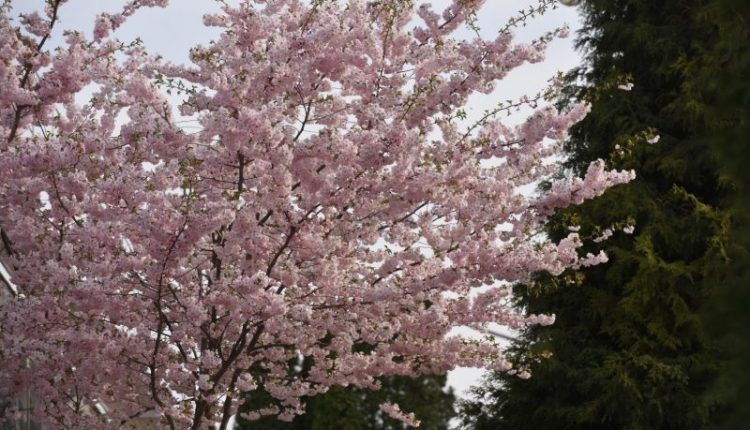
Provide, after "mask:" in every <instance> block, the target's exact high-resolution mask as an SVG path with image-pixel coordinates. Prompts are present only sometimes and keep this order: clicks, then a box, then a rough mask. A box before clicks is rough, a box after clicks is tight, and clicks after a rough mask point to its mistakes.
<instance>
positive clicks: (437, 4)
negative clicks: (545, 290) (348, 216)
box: [12, 0, 581, 395]
mask: <svg viewBox="0 0 750 430" xmlns="http://www.w3.org/2000/svg"><path fill="white" fill-rule="evenodd" d="M12 3H13V8H14V12H13V14H14V15H15V14H18V13H24V12H30V11H33V10H40V6H41V5H42V4H43V0H14V1H13V2H12ZM124 3H125V1H124V0H69V2H68V3H66V4H65V5H64V6H63V7H62V8H61V9H60V20H61V21H60V22H61V25H59V26H58V27H56V30H55V32H54V33H53V38H52V40H51V46H54V45H55V44H58V43H59V42H60V41H61V35H62V31H63V29H75V30H79V31H83V32H84V33H85V34H86V35H87V36H88V37H91V34H92V30H93V23H94V18H95V17H96V15H97V14H99V13H101V12H110V13H112V12H118V11H120V10H121V7H122V5H123V4H124ZM431 3H432V4H433V5H434V8H435V10H437V11H442V10H443V8H444V7H445V6H447V5H448V4H449V3H450V1H449V0H433V1H432V2H431ZM535 3H536V2H535V1H534V0H489V1H488V2H487V4H486V5H485V7H484V8H483V9H482V11H481V13H480V14H479V25H480V28H481V33H482V35H483V36H484V37H487V38H494V37H495V35H496V34H497V30H498V29H499V28H500V27H501V26H503V25H505V23H506V22H507V20H508V18H510V17H511V16H514V15H516V14H517V13H518V11H519V10H520V9H528V7H529V6H530V5H533V4H535ZM218 10H219V8H218V6H217V3H216V2H215V1H213V0H172V1H171V4H170V6H169V7H167V8H166V9H160V8H149V9H144V10H141V11H139V12H138V13H137V14H136V15H135V16H133V17H132V18H130V19H129V20H128V21H127V22H126V23H125V25H123V26H122V27H121V28H120V29H119V30H118V31H117V32H116V33H115V35H116V36H117V37H118V38H120V39H121V40H123V41H130V40H133V39H135V38H136V37H140V38H141V39H142V40H143V41H144V43H145V46H146V48H147V50H148V51H149V52H151V53H158V54H161V55H162V56H163V57H164V58H165V59H167V60H170V61H173V62H175V63H185V62H187V61H188V51H189V49H190V48H191V47H192V46H194V45H196V44H205V43H207V42H208V41H210V40H211V39H212V38H213V37H215V36H216V35H217V34H218V30H217V29H216V28H207V27H204V26H203V21H202V16H203V14H205V13H209V12H216V11H218ZM563 24H567V25H568V26H569V27H570V29H571V35H574V34H575V32H576V30H578V29H579V28H580V26H581V22H580V17H579V14H578V13H577V9H576V8H572V7H565V6H559V7H558V8H557V9H555V10H552V9H550V10H548V11H547V13H546V14H545V15H543V16H541V17H536V18H532V19H531V20H530V21H528V22H527V25H526V26H525V27H521V28H518V29H516V31H515V33H516V40H518V41H531V40H533V39H535V38H538V37H539V36H540V35H542V34H543V33H545V32H547V31H550V30H552V29H554V28H557V27H560V26H561V25H563ZM461 34H463V35H464V36H470V33H469V32H468V31H465V32H463V33H459V35H461ZM580 62H581V56H580V54H578V53H577V52H575V51H574V49H573V36H571V37H569V38H568V39H564V40H556V41H554V42H552V43H551V45H550V48H549V50H548V54H547V60H546V61H545V62H543V63H541V64H534V65H525V66H521V67H520V68H518V69H516V70H514V71H513V72H511V73H510V74H509V76H508V77H507V78H506V79H505V80H504V81H502V82H501V83H500V84H499V85H498V86H497V90H496V91H495V92H494V93H493V94H491V95H481V94H480V95H475V96H474V97H472V99H471V101H470V103H469V106H468V107H469V108H470V109H467V114H468V115H469V120H470V119H471V118H472V117H477V116H479V115H481V113H482V112H483V111H484V110H485V109H488V108H491V107H493V106H495V105H496V104H497V103H498V102H499V101H502V100H506V99H513V100H515V99H518V98H519V97H520V96H522V95H525V94H526V95H533V94H535V93H537V92H538V91H541V90H543V89H544V88H546V86H547V80H548V79H549V78H551V77H552V76H553V75H555V73H556V72H558V71H567V70H569V69H571V68H573V67H575V66H576V65H578V64H580ZM527 112H528V111H527ZM522 114H523V115H525V113H522ZM521 119H523V117H522V116H520V115H516V116H513V117H511V118H510V119H509V120H510V122H518V121H519V120H521ZM482 373H483V372H482V371H481V370H480V369H473V368H459V369H456V370H454V371H452V372H450V373H449V375H448V383H449V385H451V386H452V387H453V388H454V389H455V390H456V393H457V394H458V395H464V393H465V390H466V389H467V388H469V387H470V386H471V385H472V384H475V383H476V382H477V380H478V378H479V377H480V376H481V375H482Z"/></svg>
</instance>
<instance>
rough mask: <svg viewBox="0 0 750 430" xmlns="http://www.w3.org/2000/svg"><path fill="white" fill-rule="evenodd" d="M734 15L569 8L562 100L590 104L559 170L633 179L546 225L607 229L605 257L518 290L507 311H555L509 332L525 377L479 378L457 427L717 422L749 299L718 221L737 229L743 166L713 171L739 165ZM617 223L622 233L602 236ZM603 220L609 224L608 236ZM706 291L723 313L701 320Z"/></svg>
mask: <svg viewBox="0 0 750 430" xmlns="http://www.w3.org/2000/svg"><path fill="white" fill-rule="evenodd" d="M741 9H744V10H745V11H746V5H744V6H739V5H738V3H733V2H725V1H697V0H678V1H669V2H651V1H641V0H618V1H598V0H592V1H587V2H585V3H584V4H583V7H582V11H583V14H584V18H585V23H586V24H585V27H584V29H583V30H582V32H581V33H580V34H579V39H578V43H579V46H580V48H582V49H584V50H585V52H586V54H587V64H586V66H585V67H583V68H581V69H579V70H578V71H577V72H576V73H575V74H573V75H572V76H570V77H569V80H568V82H569V86H568V94H569V95H570V96H571V97H572V98H574V99H575V98H577V99H579V100H580V99H583V100H588V101H590V102H591V103H592V110H591V113H590V115H589V116H588V117H587V118H586V119H585V120H584V121H583V122H581V123H580V124H578V125H577V126H576V127H575V128H574V129H573V131H572V133H571V140H570V142H569V144H568V147H567V149H568V153H569V156H570V159H569V163H568V164H569V166H570V168H572V169H573V170H580V169H581V166H582V165H585V163H587V162H588V161H590V160H592V159H596V158H600V157H601V158H606V159H609V160H611V162H612V163H614V164H615V165H618V166H622V167H625V166H627V168H634V169H635V170H636V171H637V172H638V178H637V179H636V180H635V181H634V182H632V183H630V184H628V185H627V186H625V187H621V188H618V189H614V190H611V192H608V193H607V194H606V195H605V196H604V197H603V198H602V199H599V200H597V201H592V202H590V203H588V204H585V205H583V206H581V207H578V208H571V209H568V210H564V211H562V212H561V213H560V214H559V215H558V216H557V218H556V222H555V223H553V224H551V226H550V228H549V229H548V233H549V234H550V236H551V237H553V238H557V237H560V236H561V235H564V234H565V233H566V232H567V230H568V227H569V226H571V225H580V226H581V231H582V234H583V235H584V236H589V237H597V236H601V235H605V236H608V235H610V234H614V237H613V238H612V239H611V240H610V241H608V242H607V244H606V245H604V246H603V248H604V249H605V250H606V251H607V253H608V255H609V256H610V261H609V263H608V264H606V265H604V266H598V267H594V268H589V269H585V270H582V271H576V272H568V273H566V274H565V275H564V276H562V277H548V276H540V277H539V284H540V285H541V287H540V288H537V289H528V288H524V287H519V288H518V289H517V290H518V293H519V301H518V305H519V306H521V307H523V308H524V309H526V310H527V311H529V312H545V313H555V314H556V316H557V318H556V323H555V325H554V326H552V327H545V328H531V329H528V330H526V331H524V332H523V334H522V336H521V338H520V340H519V341H518V342H517V343H516V344H515V349H514V353H513V356H514V360H515V361H517V362H518V363H526V364H527V365H528V366H530V368H531V369H532V374H533V375H534V376H533V377H532V378H531V379H530V380H526V381H523V380H518V379H517V378H508V377H506V376H503V375H495V376H493V377H491V378H490V379H489V380H487V381H486V382H485V383H484V384H483V385H482V386H481V387H479V388H478V389H477V390H476V392H475V394H476V395H477V396H478V399H477V400H476V401H471V402H467V403H466V404H465V405H464V407H463V413H464V422H465V424H466V426H467V427H469V428H473V429H511V428H513V429H516V428H545V429H546V428H549V429H601V428H606V429H699V428H712V427H717V426H718V425H719V423H721V422H723V417H724V416H725V415H726V412H727V408H728V406H727V402H728V400H729V399H730V398H731V397H730V396H729V395H727V391H722V390H721V389H716V388H714V387H715V385H714V384H716V381H717V378H718V377H719V375H722V374H723V373H722V369H723V366H724V365H725V364H726V360H727V359H728V357H729V355H730V354H731V353H730V351H732V350H735V351H736V350H738V349H739V350H744V351H746V349H743V348H744V347H742V346H741V345H742V344H743V343H746V342H744V341H743V342H737V340H738V339H747V337H742V336H744V335H746V334H747V331H746V330H747V329H746V327H747V326H742V328H741V327H740V326H741V324H742V321H746V318H747V313H745V312H744V310H746V309H747V300H748V295H747V288H746V286H745V285H742V286H741V283H742V280H745V279H747V266H746V264H747V248H745V249H744V250H743V249H742V246H741V245H740V239H739V237H740V234H744V233H741V231H742V229H744V228H745V227H742V229H740V231H737V232H733V228H732V226H733V222H734V224H735V227H736V226H737V225H739V226H740V227H741V226H742V225H743V224H742V222H743V221H742V220H746V219H747V218H746V216H747V206H742V204H745V205H746V203H742V204H740V203H738V200H737V198H736V197H737V195H738V194H737V193H738V188H737V187H738V183H739V182H740V180H739V176H741V174H742V173H740V175H738V174H737V173H739V171H738V170H734V172H735V173H734V174H730V173H729V171H728V170H727V168H726V165H725V164H724V163H726V160H727V154H733V155H732V157H744V158H737V160H738V164H735V166H737V165H744V164H742V163H744V162H745V161H747V158H746V157H747V153H746V149H747V145H744V144H738V143H739V142H741V141H743V139H744V137H743V136H744V135H743V134H742V133H743V131H740V130H746V127H747V125H746V124H747V122H746V121H747V87H746V86H747V57H746V54H743V53H744V52H745V51H746V50H745V48H744V46H745V45H746V44H747V41H748V39H747V21H746V18H744V19H745V20H744V21H743V18H742V17H746V16H747V15H746V14H744V15H743V14H740V13H738V12H739V11H740V10H741ZM740 60H741V61H743V62H744V64H743V65H741V66H740V64H739V63H738V62H739V61H740ZM727 67H729V68H730V71H726V70H725V69H726V68H727ZM726 79H729V80H728V81H727V80H726ZM581 82H585V83H583V84H582V83H581ZM629 82H632V83H633V84H634V86H633V87H632V88H630V85H627V83H629ZM628 88H630V89H631V90H630V91H627V89H628ZM742 124H744V126H743V127H744V128H741V127H740V126H741V125H742ZM657 136H658V137H659V138H658V141H657V139H656V137H657ZM745 140H746V139H745ZM744 170H745V172H746V170H747V169H744ZM745 174H746V173H745ZM745 202H746V200H745ZM628 218H632V219H630V220H628ZM631 222H633V223H634V224H635V235H634V237H629V236H627V235H625V234H622V233H621V232H618V231H617V230H619V229H622V228H623V226H625V225H628V224H630V223H631ZM745 222H746V221H745ZM611 224H614V225H615V227H617V228H613V229H610V230H612V231H609V230H607V229H606V227H608V226H610V225H611ZM743 240H745V241H746V238H745V239H743ZM745 243H746V242H745ZM589 249H590V250H594V249H599V247H598V246H593V245H592V247H591V248H589ZM730 250H732V251H731V252H730ZM732 260H734V261H735V264H736V266H735V269H734V270H735V272H736V273H734V274H733V273H732V272H730V270H729V268H730V265H729V263H730V262H731V261H732ZM742 273H744V275H742ZM722 287H723V288H722ZM721 289H725V290H726V292H727V293H728V295H727V296H726V297H725V298H724V300H723V301H722V303H723V305H724V309H725V310H724V311H719V312H716V311H715V312H714V314H713V315H712V316H707V315H708V314H707V312H708V310H709V309H710V308H714V307H715V301H716V300H717V298H718V297H719V295H718V292H719V291H720V290H721ZM730 297H731V299H730ZM726 310H729V311H730V312H729V313H724V312H725V311H726ZM716 320H727V323H726V325H724V329H726V330H724V332H725V333H726V332H727V331H728V332H730V333H731V334H732V336H731V339H733V340H734V343H735V344H734V345H731V347H729V348H728V347H727V343H726V342H723V345H722V343H720V342H719V341H718V339H719V337H718V336H717V334H718V333H717V331H718V330H715V329H714V327H715V326H714V324H715V323H714V322H715V321H716ZM732 327H733V329H731V328H732ZM738 344H739V345H738ZM529 351H531V352H529ZM540 357H549V358H547V359H541V360H540V359H539V358H540ZM746 357H747V353H746V352H745V358H746ZM734 369H735V372H734V374H733V375H731V376H728V377H727V378H725V382H726V381H727V380H729V379H730V378H731V379H733V378H736V377H738V376H741V378H742V379H744V380H745V381H747V377H746V374H747V373H746V369H747V367H744V368H743V367H742V366H741V365H739V364H738V365H737V366H735V367H734ZM722 387H723V389H724V390H728V391H729V392H731V391H735V387H736V385H735V383H734V382H728V383H725V384H723V385H722ZM744 387H745V388H744V389H745V390H746V389H747V388H746V387H747V385H746V383H745V386H744ZM735 394H736V393H733V394H732V395H735ZM740 404H741V403H740V402H736V403H735V405H736V406H739V405H740ZM737 416H738V417H739V416H742V413H738V414H737ZM736 422H739V421H736ZM745 423H746V421H745Z"/></svg>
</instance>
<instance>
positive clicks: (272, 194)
mask: <svg viewBox="0 0 750 430" xmlns="http://www.w3.org/2000/svg"><path fill="white" fill-rule="evenodd" d="M64 3H65V0H48V1H47V7H46V9H45V10H44V11H40V13H34V14H28V15H24V16H22V17H21V18H20V20H17V19H15V18H13V15H12V13H11V11H10V7H9V5H8V3H7V2H6V5H5V6H4V7H3V8H2V9H0V10H1V12H0V40H2V46H1V47H0V137H1V139H0V227H1V228H2V245H3V247H4V248H5V251H6V254H7V256H6V257H5V258H4V263H5V265H6V266H7V267H8V268H9V269H10V270H11V271H12V273H13V283H14V285H15V286H16V287H17V291H16V293H15V294H14V296H13V297H11V298H9V299H8V300H5V301H4V302H3V303H2V304H0V328H1V329H2V333H1V334H0V337H1V339H2V343H0V345H1V346H0V361H1V362H2V363H3V365H2V369H1V370H0V395H2V396H11V397H12V396H14V395H18V394H19V393H21V392H24V390H29V391H30V392H31V393H33V395H34V396H35V398H36V399H37V401H36V402H35V404H34V411H33V415H34V417H35V418H36V419H37V420H39V421H40V422H44V423H47V424H48V425H50V426H51V428H59V429H82V428H86V429H116V428H123V427H122V426H123V425H124V424H125V423H127V422H128V421H129V420H130V419H132V418H134V417H138V416H141V415H142V414H144V413H150V414H152V415H154V414H155V415H156V416H157V417H160V418H159V419H160V423H161V424H160V425H161V426H163V427H164V428H169V429H178V428H189V429H193V430H198V429H207V428H210V427H211V426H213V427H217V428H220V429H226V428H227V425H228V422H229V419H230V417H231V416H232V415H233V414H235V412H236V409H237V406H238V402H239V401H240V400H241V398H242V396H244V395H246V394H243V393H249V395H252V393H253V391H254V390H259V389H262V390H264V392H265V393H268V394H270V396H271V398H273V399H275V400H274V401H273V402H271V403H269V405H268V406H267V407H263V408H261V409H259V410H257V411H254V412H251V413H250V415H249V418H251V419H252V418H253V417H258V416H262V415H278V416H279V418H280V419H290V418H291V417H292V416H293V415H294V414H298V413H302V412H303V407H304V405H302V404H301V403H300V397H302V396H313V395H315V394H319V393H323V392H325V391H326V390H327V389H328V388H329V387H331V386H334V385H343V386H346V385H348V384H353V385H357V386H361V387H370V388H377V382H376V378H377V377H379V376H383V375H418V374H429V373H444V372H446V371H448V370H450V369H453V368H454V367H456V366H479V367H485V368H489V369H496V370H501V371H506V372H513V373H516V374H518V375H519V376H527V375H526V373H525V370H524V369H514V368H512V367H511V365H510V364H509V363H508V362H507V361H506V360H504V359H503V354H502V351H501V350H500V348H499V347H498V345H497V344H495V343H494V342H493V341H492V340H491V339H484V340H476V339H468V338H464V337H462V336H460V335H456V334H454V332H453V331H452V329H453V328H455V327H460V326H468V327H476V328H481V327H484V326H486V325H487V324H490V323H496V324H501V325H504V326H509V327H513V328H521V327H523V326H525V325H528V324H549V323H551V322H552V320H553V316H550V315H525V314H524V313H523V312H522V311H520V310H517V309H513V308H512V307H511V306H510V305H509V304H508V301H507V297H508V294H509V291H508V288H507V285H508V284H509V283H517V282H529V281H530V279H531V275H532V274H533V273H534V272H538V271H547V272H550V273H560V272H562V271H563V270H565V269H567V268H575V267H578V266H582V265H590V264H596V263H598V262H602V261H605V260H606V256H604V255H603V254H602V255H596V256H595V255H587V256H579V255H578V252H577V249H578V248H579V247H580V246H581V244H582V243H581V242H582V239H580V238H579V237H578V236H577V234H576V233H574V232H572V233H571V234H570V235H569V236H568V237H567V238H565V239H564V240H562V241H561V242H559V243H552V242H550V241H549V240H547V239H545V237H544V236H543V235H541V234H540V233H539V232H540V231H541V226H542V225H543V223H544V222H545V220H546V219H547V217H548V216H550V215H551V214H552V213H553V212H554V211H555V210H556V209H558V208H562V207H566V206H568V205H571V204H578V203H581V202H582V201H584V200H585V199H588V198H592V197H595V196H597V195H599V194H601V193H602V192H604V191H605V190H606V189H607V188H608V187H610V186H612V185H615V184H618V183H622V182H626V181H628V180H630V179H631V178H632V177H633V173H632V172H615V171H608V170H607V169H606V166H605V165H604V163H603V162H595V163H593V164H592V165H591V166H590V168H589V170H588V173H587V174H586V176H585V177H584V178H576V177H570V176H565V175H564V172H563V171H562V168H561V166H560V165H559V160H560V159H561V158H560V151H561V141H562V140H563V139H564V138H565V136H566V130H567V129H568V128H569V127H570V126H571V125H572V124H574V123H575V122H577V121H578V120H580V119H581V118H582V117H583V116H584V115H585V113H586V107H585V106H576V107H574V108H573V109H571V110H569V111H565V112H558V111H556V110H555V109H554V108H553V107H551V106H550V105H549V104H548V103H545V102H544V100H542V99H540V98H538V97H537V98H534V97H531V98H525V99H523V100H520V101H519V102H518V103H514V102H512V103H510V104H506V105H500V106H498V108H497V109H494V110H491V111H488V112H487V113H486V114H485V115H484V116H483V117H481V118H479V119H478V120H476V121H473V122H470V123H469V124H468V125H467V123H466V121H465V120H464V119H465V116H466V114H465V108H466V107H467V106H466V105H467V103H468V100H469V97H470V96H471V95H472V94H474V93H477V92H480V93H491V92H492V91H493V90H494V89H495V87H496V86H497V85H498V83H499V82H500V81H501V80H502V79H503V77H504V76H506V75H507V74H508V73H509V72H510V71H511V70H513V69H514V68H516V67H518V66H520V65H522V64H525V63H535V62H539V61H542V60H543V58H544V52H545V49H546V47H547V45H548V43H549V42H550V41H551V40H552V39H554V38H555V37H560V36H564V35H565V34H564V33H565V30H564V29H561V30H556V31H553V32H551V33H550V34H547V35H544V36H543V37H541V38H540V39H539V40H537V41H535V42H533V43H530V44H519V43H514V42H513V40H512V37H511V34H510V32H509V31H508V28H504V29H500V30H501V31H499V32H498V34H497V37H496V38H494V39H490V40H487V39H483V38H481V37H479V33H477V35H476V37H474V38H471V39H469V40H463V39H460V38H458V37H456V35H455V32H456V30H458V29H460V28H464V27H466V26H468V27H469V28H471V27H473V26H474V23H473V22H474V17H475V15H476V12H477V11H478V10H479V8H480V7H481V6H482V4H483V3H484V2H483V1H481V0H455V1H454V2H453V3H452V4H451V5H450V6H449V7H448V8H447V9H445V10H444V11H443V12H442V13H437V12H435V11H433V9H432V8H431V6H429V5H420V4H418V3H417V2H415V1H410V0H378V1H363V0H351V1H336V0H327V1H324V0H314V1H312V2H306V1H301V0H266V1H262V0H255V1H245V2H241V3H240V5H237V6H230V5H224V6H223V9H222V13H220V14H217V15H207V16H206V17H205V23H206V25H209V26H215V27H219V28H220V29H221V30H222V33H221V36H220V37H218V39H217V40H215V41H214V42H212V43H211V44H209V45H207V46H196V47H195V48H194V49H193V50H192V51H191V53H190V54H191V61H192V63H191V64H189V65H176V64H170V63H167V62H165V61H163V60H161V59H160V58H159V57H158V56H154V55H152V54H150V53H148V52H147V51H146V50H145V48H144V47H143V46H142V45H141V44H140V43H138V42H137V41H136V42H133V43H124V42H121V41H119V40H117V39H116V38H115V37H114V36H113V30H116V29H117V28H118V27H119V26H121V25H122V23H123V22H124V21H125V20H126V19H127V18H128V17H129V16H131V15H132V14H134V13H136V12H137V10H138V9H139V8H142V7H163V6H166V4H167V0H132V1H130V2H129V3H128V4H127V5H126V6H125V8H124V9H123V10H122V11H120V12H119V13H113V14H103V15H100V16H99V18H98V20H97V22H96V26H95V31H94V34H93V37H92V38H90V39H89V38H87V37H86V36H85V35H84V34H81V33H80V32H76V31H68V32H66V39H65V42H64V43H63V45H62V46H60V47H58V48H57V49H56V50H54V51H52V50H51V49H50V47H49V46H48V42H49V40H50V32H51V30H52V29H53V27H56V26H60V25H61V23H59V22H58V21H59V19H58V18H59V16H60V14H59V12H60V10H61V8H64V7H65V5H64ZM547 3H549V2H547ZM62 25H64V24H62ZM84 91H93V95H92V96H91V97H90V100H89V101H87V102H85V103H82V102H81V101H80V100H77V99H76V96H77V95H80V94H81V93H82V92H84ZM167 93H171V94H172V96H174V95H176V94H177V95H179V96H181V101H180V102H179V103H178V104H175V103H173V102H172V101H171V99H170V98H169V97H170V95H169V94H167ZM518 104H527V105H532V106H534V107H535V110H534V113H533V114H531V115H530V116H529V117H528V119H527V120H526V121H525V122H523V123H522V124H521V125H518V126H513V127H511V126H508V125H505V124H504V123H503V122H502V120H501V119H500V118H499V117H498V116H497V115H498V114H500V113H503V112H505V111H507V110H508V109H510V108H512V107H514V106H516V105H518ZM184 117H187V118H190V119H191V120H192V121H194V122H195V123H197V124H198V125H199V126H200V127H199V129H198V131H197V132H195V131H192V132H191V131H189V130H187V129H186V128H185V127H182V126H181V122H180V118H184ZM542 181H550V183H551V187H550V188H549V190H548V191H546V192H543V193H537V194H532V195H528V193H526V194H524V193H522V190H521V189H522V188H523V187H526V188H528V187H529V186H533V185H535V184H539V183H541V182H542ZM478 287H483V288H478ZM477 291H479V293H477ZM302 362H304V363H306V367H305V369H304V371H296V372H290V371H289V369H290V366H294V363H302ZM290 363H291V364H290ZM290 375H291V376H290ZM96 408H99V409H102V408H105V409H106V410H107V412H106V414H99V413H96V411H95V410H96ZM383 410H384V413H387V414H389V415H393V416H399V417H401V418H403V419H404V420H406V421H413V419H412V417H411V416H409V414H408V413H407V412H408V411H407V412H402V411H401V410H400V409H399V407H398V406H397V405H383ZM11 412H12V411H11ZM412 424H416V423H413V422H412Z"/></svg>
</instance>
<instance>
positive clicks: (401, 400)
mask: <svg viewBox="0 0 750 430" xmlns="http://www.w3.org/2000/svg"><path fill="white" fill-rule="evenodd" d="M445 380H446V378H445V376H422V377H419V378H408V377H404V376H396V377H389V378H383V379H381V383H382V388H381V389H380V390H378V391H371V390H366V389H362V388H357V387H348V388H343V387H334V388H332V389H331V390H330V391H328V392H327V393H326V394H323V395H320V396H316V397H312V398H309V399H306V403H307V408H306V410H307V412H306V413H305V414H304V415H299V416H296V417H295V418H294V420H293V421H292V422H284V421H279V420H278V419H277V418H276V417H273V416H269V417H262V418H260V419H259V420H256V421H247V420H244V419H240V421H239V422H240V425H239V427H238V428H239V429H240V430H245V429H246V430H397V429H399V430H400V429H405V428H407V427H406V426H405V424H404V423H402V422H400V421H397V420H395V419H393V418H391V417H389V416H387V415H385V414H384V413H383V412H381V411H380V404H382V403H385V402H390V403H397V404H399V405H400V406H401V408H402V409H403V410H405V411H409V412H414V414H415V415H416V417H417V419H419V420H420V421H421V424H420V426H419V428H420V429H425V430H445V429H447V428H448V423H449V421H450V420H451V419H452V418H453V417H454V416H455V411H454V407H453V403H454V401H455V399H454V396H453V393H452V392H451V391H445V389H444V387H445ZM261 392H262V390H261ZM253 394H254V397H253V398H250V399H248V401H247V403H246V405H245V406H244V407H243V408H242V409H241V412H242V411H243V410H248V407H249V406H251V405H252V406H257V405H262V404H264V403H269V404H273V402H272V400H271V399H270V397H269V398H264V397H263V396H262V394H258V393H257V392H255V391H254V392H253Z"/></svg>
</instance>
